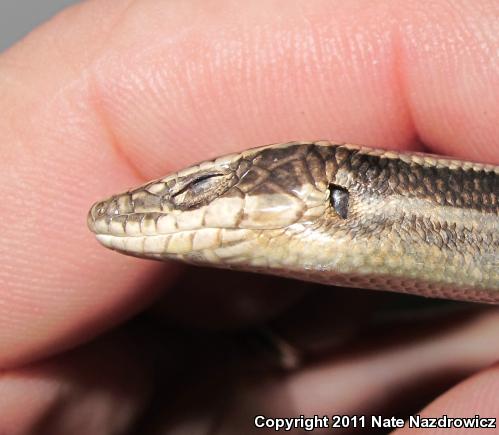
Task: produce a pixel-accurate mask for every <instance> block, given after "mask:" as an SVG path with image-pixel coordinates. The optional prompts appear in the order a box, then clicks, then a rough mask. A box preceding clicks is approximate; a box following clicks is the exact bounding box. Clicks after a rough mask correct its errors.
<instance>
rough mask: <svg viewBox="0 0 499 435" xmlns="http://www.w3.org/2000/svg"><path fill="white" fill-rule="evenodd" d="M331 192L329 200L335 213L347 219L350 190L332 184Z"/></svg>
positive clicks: (330, 186)
mask: <svg viewBox="0 0 499 435" xmlns="http://www.w3.org/2000/svg"><path fill="white" fill-rule="evenodd" d="M329 191H330V195H329V198H330V201H331V206H332V207H333V209H334V211H335V212H336V213H337V214H338V216H339V217H341V218H342V219H346V218H347V217H348V199H349V196H350V195H349V193H348V190H347V189H345V188H344V187H341V186H338V185H336V184H330V185H329Z"/></svg>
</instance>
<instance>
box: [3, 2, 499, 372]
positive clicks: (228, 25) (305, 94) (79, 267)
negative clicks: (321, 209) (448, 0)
mask: <svg viewBox="0 0 499 435" xmlns="http://www.w3.org/2000/svg"><path fill="white" fill-rule="evenodd" d="M419 4H421V5H422V6H421V8H423V7H424V5H423V3H421V2H413V3H412V5H413V8H416V10H418V11H419V10H420V11H422V12H424V9H419V8H420V6H418V5H419ZM442 4H444V2H442ZM469 4H470V3H466V2H458V3H456V5H454V4H453V9H452V14H448V13H447V10H446V9H445V6H441V7H440V9H438V8H437V9H435V10H436V12H438V13H436V14H435V15H434V16H433V15H432V17H431V19H429V20H430V21H431V22H434V23H438V26H439V29H440V28H444V29H445V28H450V29H454V28H455V25H454V24H455V23H454V21H452V20H451V19H450V17H451V16H452V17H456V16H459V17H461V18H462V22H463V25H462V26H461V27H460V28H459V29H460V31H461V32H465V31H466V32H467V35H468V34H469V35H471V36H467V37H466V38H458V37H456V47H457V48H456V50H457V51H460V52H462V53H464V54H463V56H464V55H468V56H469V59H468V60H469V62H470V64H471V63H473V61H474V60H476V61H477V62H478V61H481V58H476V52H475V51H473V50H471V49H469V47H470V46H473V47H474V46H475V45H476V44H480V43H484V44H489V45H491V44H493V43H494V40H493V38H492V37H491V36H490V35H489V33H485V34H484V33H480V32H477V31H475V30H474V29H476V28H480V26H481V25H482V24H483V25H484V26H486V25H490V21H489V19H488V15H487V14H484V13H482V9H481V8H479V7H474V8H471V9H469V8H467V5H469ZM473 4H474V5H476V2H473ZM481 4H482V6H483V7H487V5H490V4H491V3H488V2H485V1H483V3H481ZM369 5H370V6H369V7H363V6H365V3H364V2H362V1H360V0H359V1H356V2H348V3H344V2H343V3H341V2H332V3H331V2H321V3H309V2H294V3H293V4H289V3H288V2H286V3H285V5H284V2H282V1H277V0H276V1H274V2H261V3H257V4H255V3H251V4H250V3H248V4H245V5H243V6H241V5H237V6H236V5H234V4H232V3H230V2H223V1H221V2H220V3H219V6H220V9H218V10H217V12H216V13H214V11H213V10H212V9H211V8H210V7H209V6H208V4H207V3H204V2H196V1H194V0H192V1H191V2H168V3H160V4H159V3H157V2H154V1H143V2H124V1H123V2H119V1H118V2H114V1H113V2H110V1H107V2H106V1H104V2H102V1H100V2H97V1H89V2H86V3H85V4H83V5H81V6H79V7H77V8H74V9H72V10H70V11H69V12H67V13H65V14H64V15H62V16H60V17H59V18H57V19H55V20H54V21H53V22H52V23H49V24H48V25H46V26H45V27H44V28H42V29H40V30H39V31H37V32H36V33H35V34H34V35H32V36H31V37H30V38H28V39H27V40H25V41H24V43H22V44H21V45H19V46H18V47H15V48H14V49H13V50H11V51H9V52H8V53H6V54H5V55H4V56H3V57H2V58H1V59H0V71H1V72H0V74H1V77H2V84H3V86H2V96H3V97H4V98H2V106H3V108H4V109H5V110H4V111H3V112H4V113H6V114H7V115H6V116H5V117H4V118H2V121H0V122H2V131H5V134H4V136H3V138H2V143H3V145H2V147H1V149H2V153H3V160H2V164H4V165H6V164H7V163H8V167H7V168H6V169H5V170H3V171H2V172H1V175H0V177H1V178H0V180H1V181H2V185H3V186H4V190H5V198H6V200H5V207H4V210H5V212H6V213H5V219H4V220H2V222H1V223H0V226H1V227H0V230H1V233H2V235H3V236H4V238H5V239H6V240H7V242H6V243H4V244H3V245H2V246H1V248H0V262H1V264H2V265H5V266H4V269H3V270H4V273H3V275H2V280H3V283H4V284H5V285H3V286H2V290H1V293H0V294H1V296H0V297H1V298H2V300H3V301H4V303H3V304H2V305H1V307H2V308H1V310H2V311H0V313H1V314H0V331H2V332H1V333H0V348H1V349H2V350H3V351H2V354H1V355H0V365H4V366H5V365H7V364H14V363H16V362H19V361H27V360H30V359H33V358H35V357H37V356H38V357H39V356H40V355H44V354H47V353H50V352H54V351H57V350H58V349H61V348H62V347H65V346H68V345H70V344H74V343H76V342H78V341H81V340H82V339H84V338H85V337H88V336H91V335H94V334H96V333H98V331H100V330H102V329H104V328H106V327H108V326H109V325H110V324H112V323H115V322H116V321H118V320H119V319H122V318H123V317H125V316H126V315H129V314H130V312H131V311H134V310H137V309H139V308H140V306H142V305H143V304H145V303H146V302H147V300H150V299H151V298H152V296H151V293H150V290H149V291H147V289H150V285H149V284H143V283H144V281H143V279H144V277H145V276H146V275H147V274H150V273H151V272H153V271H154V270H155V269H156V268H157V267H158V266H157V265H152V264H150V263H146V262H141V261H139V260H132V259H127V258H123V257H120V256H117V255H114V254H112V253H108V252H104V250H102V249H99V248H98V247H97V245H96V244H95V242H94V241H93V240H92V237H91V236H90V234H88V232H87V231H86V228H85V225H84V219H85V215H86V210H87V208H88V205H89V204H90V203H91V202H93V201H94V200H95V199H97V198H99V197H101V196H103V195H106V194H110V193H112V192H113V191H115V190H122V189H123V188H124V187H127V186H129V185H132V184H136V183H138V182H140V181H142V180H143V178H146V177H147V178H149V177H151V176H156V175H162V174H163V173H165V172H168V171H170V170H171V169H176V168H179V167H181V166H183V165H185V164H187V163H192V162H193V161H195V160H200V159H204V158H207V157H210V156H213V155H217V154H221V153H223V152H228V151H233V150H236V149H240V148H245V147H247V146H251V145H259V144H262V143H269V142H273V141H281V140H289V139H302V138H333V139H337V140H339V141H349V142H360V143H365V144H371V145H383V146H385V147H413V146H417V143H418V139H417V138H418V135H419V131H422V132H423V131H424V139H425V141H427V142H428V143H429V144H430V145H431V144H433V143H434V144H435V146H439V147H440V148H439V149H442V150H443V145H441V144H442V143H444V142H443V139H442V137H440V136H439V137H435V135H434V134H433V133H432V131H434V130H432V129H431V128H430V127H431V125H433V124H436V123H438V122H441V121H440V120H438V121H436V120H435V119H433V118H430V117H424V116H421V117H420V118H418V122H417V123H415V122H414V119H413V115H412V114H413V113H423V112H425V111H426V110H430V108H431V107H436V106H438V105H439V104H440V102H441V101H440V99H441V98H443V97H442V95H450V94H451V92H454V88H451V86H449V83H448V82H447V81H446V80H444V78H442V80H441V82H439V83H438V84H439V86H440V87H441V88H442V89H446V90H447V92H446V93H445V94H444V93H442V94H435V93H434V94H431V93H430V92H429V91H428V92H426V99H421V100H419V99H413V100H410V101H409V99H408V98H407V97H406V95H412V94H413V92H423V90H424V89H426V88H422V89H423V90H419V89H416V86H415V85H411V83H412V84H414V83H419V81H418V78H419V79H421V80H423V81H424V77H421V75H425V74H426V71H424V72H423V71H422V70H421V69H416V70H415V71H416V72H412V70H411V68H412V65H413V63H412V61H411V59H412V57H411V56H415V54H414V50H422V47H424V45H421V47H419V45H418V47H419V48H418V47H416V45H417V44H415V43H414V44H413V45H411V44H410V42H411V41H412V39H411V38H413V37H414V34H413V33H411V28H412V27H411V26H412V20H413V17H414V16H419V15H418V14H415V13H411V14H408V13H407V12H405V6H404V7H402V6H401V5H398V4H397V3H393V2H383V1H379V2H376V3H375V4H373V3H369ZM397 5H398V6H397ZM489 7H493V6H489ZM408 10H409V9H408ZM422 12H421V13H422ZM96 17H103V18H99V19H98V20H97V23H98V25H97V26H96ZM398 23H403V24H398ZM435 25H437V24H435ZM67 29H77V31H75V32H70V33H71V38H68V39H63V40H61V38H58V35H60V34H62V33H68V32H67ZM96 29H97V30H96ZM89 35H91V36H89ZM446 36H447V35H446V34H445V33H440V32H439V33H437V34H436V35H435V38H436V39H437V41H438V40H439V39H438V38H441V39H445V37H446ZM438 47H441V48H442V49H441V50H440V51H439V48H438ZM445 48H446V46H445V44H437V43H436V44H435V47H434V52H433V53H432V54H433V59H436V58H437V57H438V56H441V58H442V59H449V63H452V62H450V61H451V60H452V58H449V57H448V56H449V53H448V50H445ZM411 50H412V51H411ZM417 53H419V51H418V52H417ZM423 55H424V54H423V53H422V54H421V56H420V57H419V58H416V57H415V59H423ZM488 61H489V64H487V65H488V66H487V65H485V66H483V68H479V67H477V71H476V77H477V82H480V83H483V84H484V85H483V86H487V87H488V88H489V90H490V94H491V95H495V93H497V92H499V91H498V89H499V88H498V87H497V86H495V87H494V86H492V85H494V83H495V81H494V80H495V79H496V75H494V71H495V69H494V68H495V66H494V64H493V60H492V59H488ZM420 62H422V60H421V61H420ZM435 65H436V66H438V65H437V64H435ZM477 65H478V63H477ZM480 65H482V64H480ZM436 66H435V67H436ZM457 68H458V67H456V69H455V70H451V69H449V74H451V73H456V74H457V73H458V72H457ZM432 83H433V82H432ZM411 86H412V87H411ZM427 88H429V87H427ZM431 89H433V88H431ZM480 89H481V88H480ZM469 92H471V93H472V92H473V88H470V90H469ZM470 95H471V94H470ZM21 96H22V98H21ZM479 97H480V94H478V95H477V99H478V103H477V105H475V108H476V109H477V110H473V111H469V113H468V112H466V113H467V115H469V116H467V117H463V116H460V115H459V114H460V113H461V112H462V110H464V108H463V105H465V104H466V103H465V102H463V101H462V100H452V102H453V104H454V103H455V104H457V105H458V107H449V106H450V103H448V104H447V107H449V110H448V114H447V116H448V117H450V118H452V117H453V116H454V115H455V114H458V115H459V116H458V118H459V119H458V122H460V123H462V125H463V129H462V130H463V131H462V135H461V136H460V137H459V142H460V143H462V144H464V145H465V146H466V147H467V148H466V150H468V148H469V150H471V147H475V145H476V140H477V139H476V138H477V136H476V135H475V134H473V133H472V132H473V131H475V130H476V123H477V122H479V123H484V122H487V119H489V118H488V117H486V118H485V119H484V117H482V116H481V114H480V110H481V111H482V112H483V111H484V110H486V111H488V112H490V111H492V112H490V113H493V115H491V118H495V119H497V116H495V115H496V114H497V110H498V109H497V107H496V108H491V107H489V105H485V103H486V102H487V101H489V100H485V101H484V100H483V99H480V98H479ZM470 98H471V97H470ZM492 100H497V98H496V96H494V97H493V98H492ZM482 101H483V103H481V102H482ZM459 104H460V106H459ZM480 104H483V106H480ZM413 106H418V107H413ZM478 109H480V110H478ZM456 122H457V121H456ZM497 128H499V127H498V126H497V124H496V123H492V125H489V124H487V129H488V130H487V131H491V132H494V133H495V132H497ZM448 131H451V129H448ZM497 137H499V136H498V135H497V134H492V135H491V140H490V141H489V142H488V146H490V147H491V148H493V149H497V140H498V139H496V138H497ZM445 143H446V144H447V143H448V146H449V148H448V149H449V151H452V150H453V148H452V146H453V144H454V143H456V141H455V137H449V139H448V141H447V142H445ZM12 144H15V146H12ZM473 149H478V148H476V147H475V148H473ZM466 150H464V151H460V150H456V151H455V152H458V153H459V154H460V155H464V154H463V153H466V155H468V156H471V157H473V152H472V151H469V150H468V151H466ZM449 153H450V152H449ZM484 156H485V154H484ZM491 156H492V154H490V152H489V154H488V155H486V156H485V157H488V158H491V159H492V157H491ZM83 276H84V278H82V277H83ZM20 337H21V338H22V340H21V339H20Z"/></svg>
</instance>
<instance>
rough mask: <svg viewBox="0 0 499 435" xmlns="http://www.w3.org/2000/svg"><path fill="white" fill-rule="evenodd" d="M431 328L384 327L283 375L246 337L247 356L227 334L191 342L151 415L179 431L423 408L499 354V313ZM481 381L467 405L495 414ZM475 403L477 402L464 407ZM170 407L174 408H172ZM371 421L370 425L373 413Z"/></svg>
mask: <svg viewBox="0 0 499 435" xmlns="http://www.w3.org/2000/svg"><path fill="white" fill-rule="evenodd" d="M433 326H434V327H435V328H437V329H438V330H439V333H438V334H427V335H425V334H422V335H421V334H415V333H414V331H413V330H412V328H398V327H397V328H394V329H392V330H385V331H384V332H382V333H379V334H378V335H377V336H375V338H374V339H372V340H366V341H368V344H369V347H367V348H366V346H365V344H366V342H363V339H362V337H359V338H358V341H357V343H355V342H354V343H352V344H351V345H350V346H347V347H344V348H343V349H336V350H334V351H332V352H331V353H330V354H325V355H324V354H323V357H322V358H321V359H318V360H315V361H311V362H310V363H309V364H306V365H304V366H303V367H301V368H299V369H297V370H292V371H287V372H282V371H279V372H277V373H276V372H275V371H274V372H272V371H271V370H268V368H267V369H265V368H263V369H262V366H261V365H258V361H256V360H258V359H259V358H260V357H261V354H260V353H258V352H254V351H253V352H244V349H241V342H242V341H240V340H239V341H238V344H239V351H240V353H239V354H238V353H237V352H236V351H235V348H236V347H235V346H234V345H232V346H231V345H230V343H227V342H225V343H224V345H223V346H220V345H217V341H216V340H214V341H212V342H210V344H209V345H206V344H205V343H206V340H203V339H202V338H201V339H198V340H197V341H194V342H192V341H189V340H188V341H187V342H188V343H189V346H187V347H186V348H187V349H189V350H188V351H187V350H186V352H189V353H190V356H189V357H185V361H186V366H187V367H193V369H192V370H186V371H184V372H183V376H182V375H180V376H179V377H178V378H175V379H172V378H171V376H169V375H168V373H167V372H164V376H165V377H166V378H167V380H168V388H163V389H161V390H160V392H161V394H160V395H159V397H157V400H158V402H157V406H156V407H155V412H154V410H153V411H152V412H151V415H149V417H150V421H153V422H155V424H156V425H158V426H159V427H161V428H162V429H163V431H167V432H168V431H170V432H175V431H179V430H180V428H182V427H185V425H189V426H190V427H204V428H206V427H212V425H213V424H217V428H218V430H219V431H221V432H224V433H225V432H226V433H245V434H246V433H248V434H251V433H257V432H259V431H260V429H257V428H255V426H254V418H255V416H257V415H264V416H266V417H280V418H282V417H298V416H300V415H304V416H307V417H310V416H313V415H319V416H322V415H326V416H331V415H332V414H334V415H350V416H353V415H357V416H361V415H366V416H370V415H387V416H393V415H396V416H399V415H400V416H405V415H410V414H412V413H416V412H417V411H418V410H419V409H421V407H422V406H423V404H425V403H428V401H429V400H431V399H432V398H433V397H435V395H437V394H440V393H441V392H442V391H444V390H446V389H448V388H449V387H450V386H452V385H453V384H455V383H456V382H458V381H460V380H462V379H463V378H465V377H466V376H469V375H470V374H472V373H474V372H476V371H477V370H479V369H481V368H483V367H484V366H486V365H490V364H492V363H493V362H495V361H497V349H496V348H495V347H493V346H488V344H489V343H490V342H493V341H494V337H496V336H497V332H498V330H499V314H498V313H497V312H496V311H494V310H489V311H487V312H482V313H476V314H475V315H472V316H469V317H467V318H466V317H464V318H461V319H460V320H459V321H456V322H454V323H449V324H447V325H445V322H440V321H435V322H434V325H433ZM304 327H306V325H304ZM191 340H192V337H191ZM199 361H203V364H201V365H200V364H199ZM186 386H188V388H186ZM476 387H477V388H476V391H475V393H470V392H468V396H469V397H468V400H467V401H466V402H465V404H464V405H463V407H462V408H459V409H460V410H465V409H467V410H468V411H467V413H470V410H473V411H472V413H471V414H472V415H474V413H477V414H483V415H484V416H485V415H490V414H491V409H492V410H493V409H495V408H493V407H494V406H496V407H497V404H493V403H494V402H495V396H493V395H492V396H488V394H491V393H493V392H494V391H495V390H493V389H491V388H485V389H483V390H481V391H482V392H483V394H484V396H483V397H482V398H481V399H480V400H479V401H478V400H476V398H477V395H480V394H481V393H480V389H481V385H479V384H477V385H476ZM193 391H195V393H194V394H193ZM227 395H230V397H231V401H230V403H229V402H227V400H226V397H227ZM443 397H444V396H443ZM455 399H456V405H455V408H454V409H455V410H456V414H455V415H460V412H459V411H458V406H459V405H457V403H458V402H457V400H458V397H457V396H455ZM439 400H440V399H439ZM473 401H475V402H474V403H475V406H473V407H471V408H465V406H466V403H473ZM487 401H489V403H487V404H486V403H485V402H487ZM437 402H438V401H437ZM482 403H483V404H484V406H482ZM166 407H168V409H169V412H168V413H165V412H164V410H165V409H166ZM199 409H201V410H202V411H201V412H199ZM450 409H451V408H449V409H446V408H445V405H444V404H442V405H441V407H440V408H439V410H438V412H441V413H442V414H449V412H450V411H449V410H450ZM446 411H447V412H446ZM423 414H424V413H423ZM461 414H462V413H461ZM432 415H434V414H432ZM440 415H441V414H440ZM449 415H450V414H449ZM366 427H367V428H371V421H370V420H368V421H367V422H366ZM350 429H351V427H350ZM335 430H336V431H337V432H338V433H351V432H352V431H351V430H350V431H349V430H346V431H345V432H341V430H340V428H335Z"/></svg>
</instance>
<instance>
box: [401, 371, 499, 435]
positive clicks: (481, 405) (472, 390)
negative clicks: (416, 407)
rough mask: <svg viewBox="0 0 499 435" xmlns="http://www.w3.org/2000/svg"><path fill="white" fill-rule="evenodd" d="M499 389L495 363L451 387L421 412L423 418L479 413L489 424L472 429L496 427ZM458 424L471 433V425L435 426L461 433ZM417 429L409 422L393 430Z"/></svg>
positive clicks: (405, 431) (441, 431) (483, 422)
mask: <svg viewBox="0 0 499 435" xmlns="http://www.w3.org/2000/svg"><path fill="white" fill-rule="evenodd" d="M498 389H499V367H498V366H497V365H495V366H494V367H491V368H489V369H488V370H484V371H483V372H481V373H478V374H476V375H475V376H473V377H471V378H469V379H466V380H465V381H464V382H462V383H460V384H459V385H457V386H456V387H454V388H452V389H451V390H449V391H448V392H446V393H445V394H443V395H442V396H440V397H439V398H437V399H436V400H435V401H434V402H432V403H431V404H430V405H428V406H427V407H426V408H425V409H423V410H422V411H421V412H420V413H418V415H419V416H421V418H428V417H436V418H442V417H443V416H444V415H445V416H447V417H449V418H455V419H460V418H466V417H468V418H470V419H471V420H473V419H474V418H475V417H476V416H479V418H480V419H481V421H482V424H485V425H486V426H482V427H480V426H478V427H477V429H473V430H477V432H478V431H479V430H483V429H488V428H496V427H497V410H498V408H499V403H498V401H497V391H498ZM458 424H460V423H458ZM468 427H470V426H468ZM456 428H459V429H460V430H461V431H462V432H461V433H471V431H470V429H469V428H464V429H463V426H451V427H449V428H445V429H441V428H439V429H435V431H434V433H439V434H448V433H456V432H458V433H459V430H458V429H456ZM414 430H415V429H412V428H410V427H408V426H407V424H406V426H405V427H404V428H403V429H400V430H398V431H396V432H394V434H396V435H402V434H406V433H413V431H414ZM429 433H431V432H429Z"/></svg>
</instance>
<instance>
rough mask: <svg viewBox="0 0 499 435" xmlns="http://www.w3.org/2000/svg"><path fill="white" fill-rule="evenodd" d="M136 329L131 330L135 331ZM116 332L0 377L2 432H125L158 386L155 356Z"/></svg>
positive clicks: (139, 342) (12, 434) (143, 342)
mask: <svg viewBox="0 0 499 435" xmlns="http://www.w3.org/2000/svg"><path fill="white" fill-rule="evenodd" d="M129 332H130V331H129ZM146 343H147V340H138V339H137V338H136V337H134V336H133V334H130V333H129V334H125V333H115V334H113V335H110V336H108V337H105V338H101V339H99V341H97V342H93V343H91V344H89V345H87V346H84V347H82V348H80V349H78V350H77V351H72V352H69V353H67V354H65V355H60V356H58V357H55V358H53V359H51V360H48V361H46V362H42V363H38V364H34V365H31V366H27V367H24V368H18V369H14V370H10V371H5V372H3V373H2V375H1V376H0V391H1V394H0V409H1V410H2V412H0V433H2V434H9V435H17V434H19V435H21V434H35V433H36V434H42V433H43V434H45V433H47V434H48V433H50V434H66V433H71V434H75V435H78V434H89V433H125V432H127V431H128V429H129V427H130V425H131V424H132V423H133V422H134V421H135V420H136V419H137V418H138V417H139V415H140V413H141V412H142V410H143V408H144V405H145V404H146V403H147V401H148V398H149V395H150V393H151V390H152V384H153V377H152V370H151V368H152V366H153V364H152V363H153V355H152V354H151V353H150V352H149V351H150V349H149V348H148V345H147V344H146Z"/></svg>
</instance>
